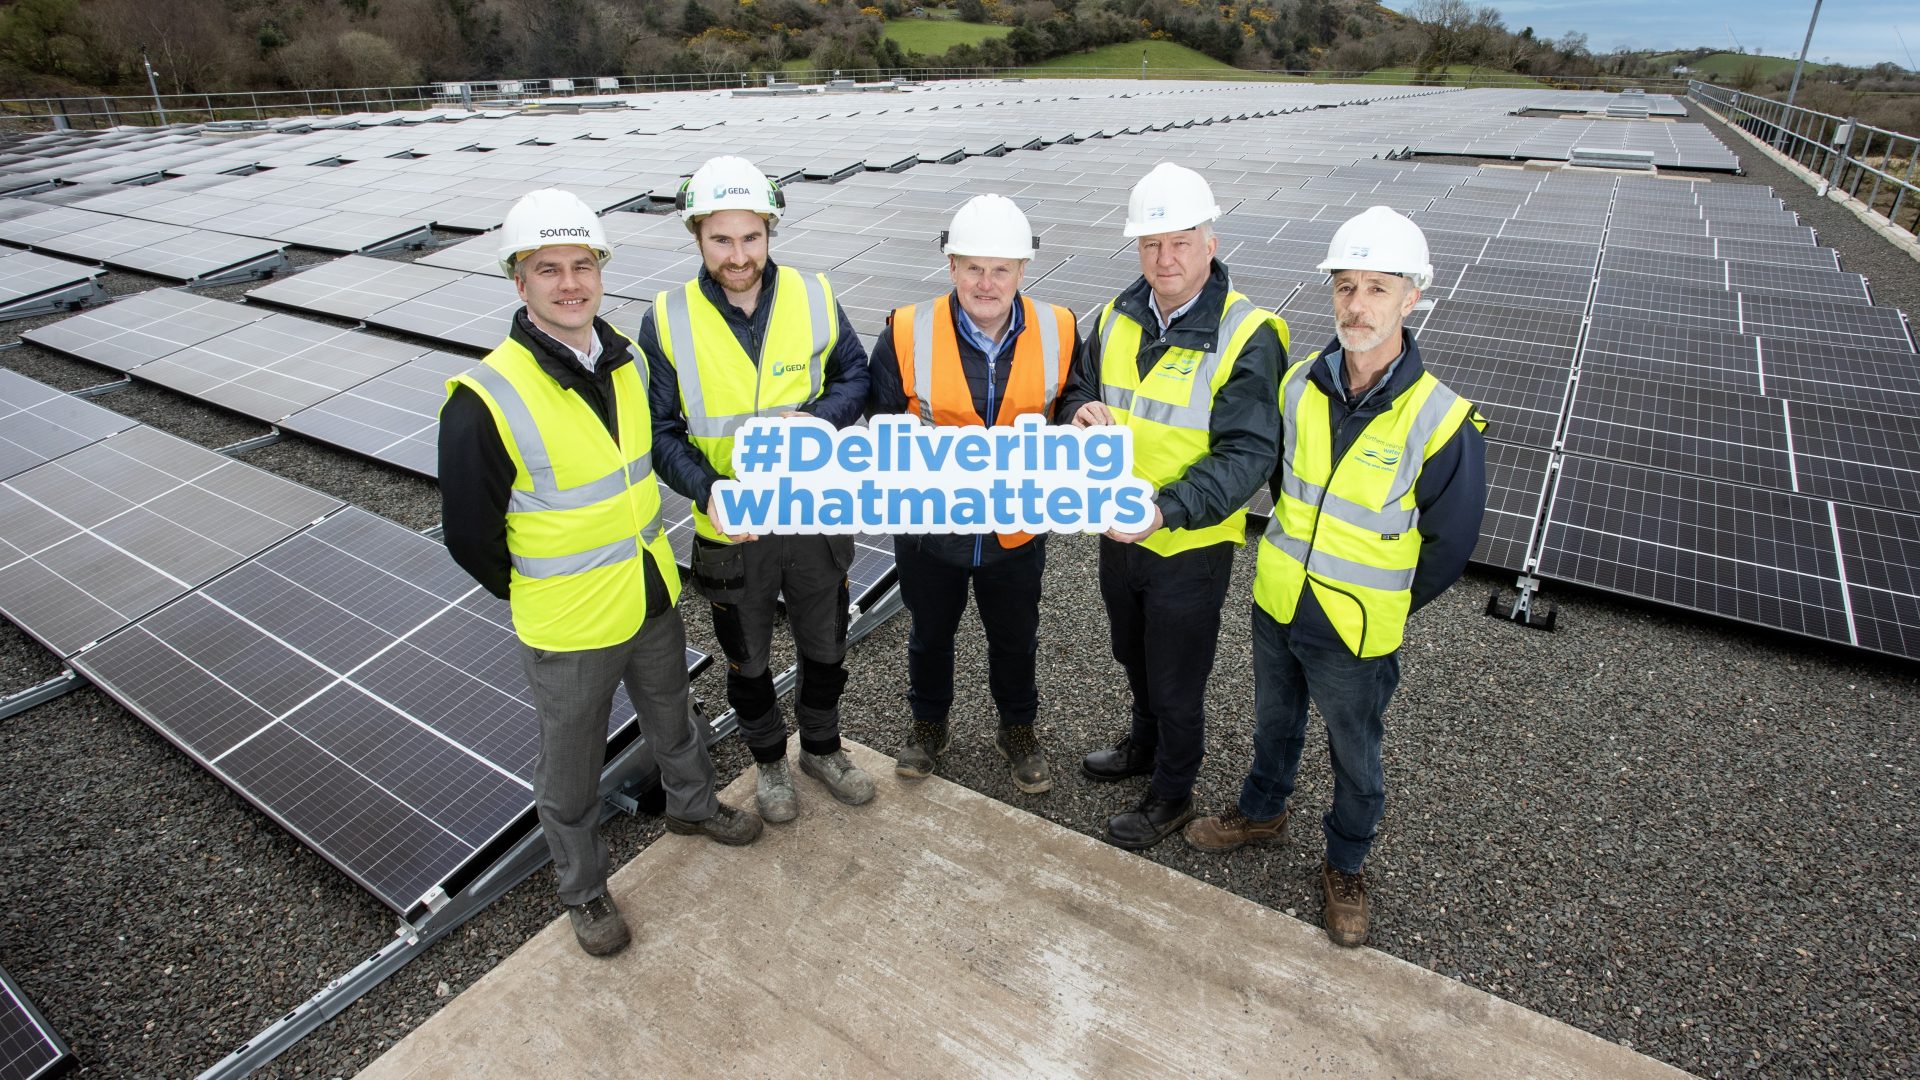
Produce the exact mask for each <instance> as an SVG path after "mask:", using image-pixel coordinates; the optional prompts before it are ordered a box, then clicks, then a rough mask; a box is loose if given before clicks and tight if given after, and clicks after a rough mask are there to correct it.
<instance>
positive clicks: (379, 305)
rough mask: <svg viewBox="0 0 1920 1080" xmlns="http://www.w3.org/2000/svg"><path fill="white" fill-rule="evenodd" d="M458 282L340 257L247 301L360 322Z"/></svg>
mask: <svg viewBox="0 0 1920 1080" xmlns="http://www.w3.org/2000/svg"><path fill="white" fill-rule="evenodd" d="M463 277H464V275H463V274H461V273H460V272H458V271H455V270H444V269H441V268H438V267H431V266H421V265H419V264H416V263H404V262H394V261H392V260H389V259H375V258H371V257H369V256H366V255H343V256H341V257H340V258H338V259H334V260H333V261H332V262H327V263H321V264H319V265H317V266H314V267H311V268H309V269H306V270H302V271H301V272H300V273H298V274H294V275H292V276H290V277H286V278H282V279H281V280H279V281H276V282H274V283H272V284H270V285H266V286H263V287H261V288H258V289H255V290H253V291H252V292H250V293H248V294H247V299H248V300H258V301H260V302H261V303H266V304H274V305H277V306H279V307H287V308H295V309H298V310H301V311H312V312H317V313H319V314H322V315H336V316H339V317H340V318H343V319H365V318H367V317H368V316H371V315H374V314H377V313H379V312H381V311H385V310H386V309H387V308H390V307H392V306H394V305H395V304H397V303H400V302H402V301H405V300H411V299H413V298H414V297H416V296H420V295H421V294H423V293H429V292H432V291H433V290H435V289H437V288H440V287H441V286H443V285H449V284H452V283H453V282H456V281H459V280H461V279H462V278H463Z"/></svg>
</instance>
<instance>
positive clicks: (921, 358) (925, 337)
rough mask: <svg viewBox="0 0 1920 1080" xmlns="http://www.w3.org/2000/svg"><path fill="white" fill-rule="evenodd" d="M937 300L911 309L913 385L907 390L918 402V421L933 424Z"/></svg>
mask: <svg viewBox="0 0 1920 1080" xmlns="http://www.w3.org/2000/svg"><path fill="white" fill-rule="evenodd" d="M937 306H939V301H937V300H934V301H929V302H927V303H924V304H921V305H919V306H918V307H916V308H914V309H913V385H912V386H911V387H909V390H911V392H912V393H913V396H914V399H915V400H917V401H919V402H920V422H921V423H923V424H925V425H927V426H928V427H932V426H933V309H934V308H935V307H937Z"/></svg>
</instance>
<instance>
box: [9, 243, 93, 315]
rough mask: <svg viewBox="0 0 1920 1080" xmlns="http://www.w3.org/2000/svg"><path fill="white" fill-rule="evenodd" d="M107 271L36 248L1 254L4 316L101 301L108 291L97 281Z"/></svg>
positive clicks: (47, 310) (41, 312) (37, 312)
mask: <svg viewBox="0 0 1920 1080" xmlns="http://www.w3.org/2000/svg"><path fill="white" fill-rule="evenodd" d="M103 273H105V271H103V270H101V269H100V268H99V267H97V266H81V265H80V264H78V263H70V262H67V261H66V260H65V259H51V258H48V257H47V256H45V255H41V254H39V253H37V252H32V251H15V252H11V253H8V254H4V255H0V319H21V318H25V317H27V316H29V315H43V314H45V313H47V312H49V311H60V310H62V309H66V308H76V307H80V306H81V305H83V304H94V303H98V302H100V301H102V300H105V299H106V298H107V292H106V290H105V289H102V288H101V287H100V286H99V285H98V284H96V283H95V282H94V278H97V277H99V276H100V275H101V274H103Z"/></svg>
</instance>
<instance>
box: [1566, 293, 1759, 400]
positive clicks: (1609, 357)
mask: <svg viewBox="0 0 1920 1080" xmlns="http://www.w3.org/2000/svg"><path fill="white" fill-rule="evenodd" d="M1580 364H1581V367H1582V368H1583V369H1587V368H1593V369H1605V370H1611V371H1616V372H1620V373H1624V374H1630V375H1638V376H1640V377H1642V378H1647V379H1652V380H1655V381H1672V382H1677V383H1684V384H1687V385H1691V386H1707V387H1718V388H1720V389H1725V390H1735V391H1740V392H1743V393H1748V394H1758V393H1760V392H1761V391H1762V389H1763V387H1762V385H1761V380H1760V347H1759V339H1757V338H1755V337H1754V336H1753V335H1752V334H1743V333H1740V332H1738V331H1736V330H1732V329H1724V330H1723V329H1719V328H1716V327H1714V326H1711V325H1701V324H1696V323H1693V322H1686V321H1681V320H1678V319H1675V320H1672V321H1655V320H1653V319H1646V318H1636V317H1633V316H1632V315H1630V314H1620V313H1618V312H1617V311H1615V310H1611V309H1610V310H1608V311H1601V312H1596V313H1595V314H1594V316H1593V321H1592V323H1591V324H1590V325H1589V326H1588V328H1587V339H1586V342H1585V344H1584V345H1582V347H1581V352H1580Z"/></svg>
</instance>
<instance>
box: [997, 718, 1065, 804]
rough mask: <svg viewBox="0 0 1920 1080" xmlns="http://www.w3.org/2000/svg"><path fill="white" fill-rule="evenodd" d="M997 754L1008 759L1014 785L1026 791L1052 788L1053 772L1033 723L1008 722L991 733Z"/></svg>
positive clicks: (1041, 790) (1031, 791) (1033, 791)
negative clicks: (997, 730)
mask: <svg viewBox="0 0 1920 1080" xmlns="http://www.w3.org/2000/svg"><path fill="white" fill-rule="evenodd" d="M993 745H994V746H995V747H996V748H997V749H998V750H999V751H1000V756H1001V757H1004V758H1006V759H1007V769H1008V771H1010V772H1011V773H1012V774H1013V786H1014V787H1017V788H1019V789H1020V790H1021V791H1024V792H1026V793H1027V794H1029V795H1038V794H1040V793H1041V792H1043V791H1052V790H1053V774H1052V773H1051V772H1049V771H1048V770H1047V753H1046V751H1044V750H1042V749H1040V740H1039V739H1037V738H1035V737H1034V734H1033V725H1032V724H1007V725H1005V726H1003V727H1002V728H1001V729H1000V730H999V732H998V733H996V734H995V735H994V737H993Z"/></svg>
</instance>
